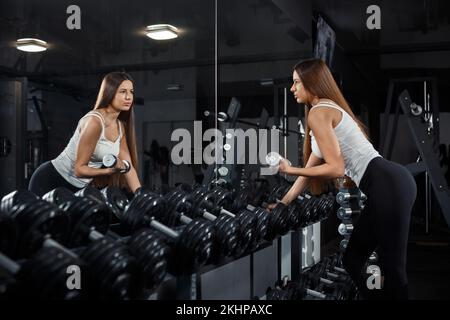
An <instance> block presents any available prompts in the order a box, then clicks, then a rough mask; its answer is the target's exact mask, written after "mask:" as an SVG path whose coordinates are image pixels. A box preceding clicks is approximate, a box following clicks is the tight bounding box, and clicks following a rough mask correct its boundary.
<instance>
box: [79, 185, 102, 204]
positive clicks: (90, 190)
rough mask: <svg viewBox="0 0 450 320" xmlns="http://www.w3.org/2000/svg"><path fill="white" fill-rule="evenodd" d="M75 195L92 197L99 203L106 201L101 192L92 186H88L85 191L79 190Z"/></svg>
mask: <svg viewBox="0 0 450 320" xmlns="http://www.w3.org/2000/svg"><path fill="white" fill-rule="evenodd" d="M74 195H75V196H77V197H91V198H93V199H96V200H97V201H99V202H103V201H104V198H103V195H102V193H101V191H100V190H99V189H97V188H95V187H92V186H90V185H87V186H86V187H84V188H83V189H80V190H78V191H77V192H75V193H74Z"/></svg>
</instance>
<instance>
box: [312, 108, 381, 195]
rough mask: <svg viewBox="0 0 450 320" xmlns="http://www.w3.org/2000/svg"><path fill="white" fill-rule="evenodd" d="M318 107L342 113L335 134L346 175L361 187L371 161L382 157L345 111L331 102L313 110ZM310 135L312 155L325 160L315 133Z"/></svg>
mask: <svg viewBox="0 0 450 320" xmlns="http://www.w3.org/2000/svg"><path fill="white" fill-rule="evenodd" d="M318 107H330V108H334V109H337V110H339V111H341V112H342V119H341V121H340V122H339V123H338V125H337V126H336V127H335V128H334V132H335V133H336V137H337V139H338V142H339V147H340V149H341V153H342V156H343V158H344V163H345V175H347V176H349V177H350V178H351V179H352V180H353V181H354V182H355V183H356V185H357V186H358V187H359V183H360V182H361V179H362V176H363V175H364V172H365V171H366V168H367V165H368V164H369V162H370V160H372V159H373V158H376V157H381V156H380V154H379V153H378V152H377V151H376V150H375V148H374V147H373V145H372V144H371V143H370V142H369V140H367V138H366V137H365V136H364V133H363V132H362V131H361V129H360V128H359V126H358V124H357V123H356V122H355V121H354V120H353V118H352V117H351V116H350V115H349V114H348V113H347V112H345V110H344V109H342V108H341V107H339V106H338V105H336V104H334V103H331V102H319V103H318V104H317V105H315V106H313V107H312V108H311V110H312V109H314V108H318ZM309 134H310V136H311V150H312V153H313V154H314V155H315V156H317V157H319V158H323V156H322V152H321V151H320V149H319V146H318V145H317V142H316V139H315V138H314V133H313V131H312V130H311V131H310V133H309Z"/></svg>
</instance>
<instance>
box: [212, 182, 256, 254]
mask: <svg viewBox="0 0 450 320" xmlns="http://www.w3.org/2000/svg"><path fill="white" fill-rule="evenodd" d="M212 193H213V194H214V195H215V206H216V207H215V212H220V213H222V214H227V215H229V216H230V217H232V218H236V219H237V221H238V223H239V226H240V228H239V229H240V231H241V247H242V248H243V250H244V251H247V250H249V249H254V248H255V247H256V246H257V245H258V243H257V238H259V236H257V232H258V230H257V222H258V221H257V217H256V216H255V215H254V214H253V213H251V212H249V211H248V210H240V211H238V213H237V214H235V213H232V212H230V211H229V210H227V209H232V207H233V205H234V198H233V193H232V192H230V191H228V190H225V189H223V188H221V187H215V188H214V189H213V190H212Z"/></svg>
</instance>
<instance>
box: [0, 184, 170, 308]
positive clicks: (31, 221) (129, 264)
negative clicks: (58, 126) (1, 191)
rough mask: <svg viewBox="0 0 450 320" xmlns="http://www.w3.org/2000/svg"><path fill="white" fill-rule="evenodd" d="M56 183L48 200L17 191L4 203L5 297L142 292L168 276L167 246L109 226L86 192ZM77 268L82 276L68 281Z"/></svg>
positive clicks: (0, 253)
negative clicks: (114, 229)
mask: <svg viewBox="0 0 450 320" xmlns="http://www.w3.org/2000/svg"><path fill="white" fill-rule="evenodd" d="M89 193H90V191H89V189H84V190H81V191H80V192H79V193H78V194H77V195H73V194H72V193H71V192H70V191H68V190H66V189H55V190H54V191H52V192H50V193H48V194H46V195H45V196H44V197H43V199H40V198H38V197H37V196H36V195H34V194H33V193H31V192H28V191H15V192H12V193H10V194H8V195H7V196H5V197H4V198H3V199H2V201H1V204H0V211H1V212H0V230H1V231H0V270H2V274H3V276H2V277H1V280H0V287H1V288H2V289H1V291H2V293H4V296H15V295H18V296H20V297H23V296H24V295H26V296H30V297H38V298H45V299H48V298H50V299H51V298H57V299H79V298H84V297H90V298H93V297H94V298H105V299H130V298H138V297H141V296H142V294H143V293H144V291H145V290H146V289H152V288H154V287H155V286H156V285H158V284H159V283H160V282H161V281H162V279H163V278H164V276H165V272H166V266H167V260H168V255H169V254H170V250H169V247H168V246H167V244H166V243H165V242H164V240H163V238H162V237H161V236H160V235H158V234H157V233H155V232H151V231H150V230H139V231H137V232H135V233H133V234H132V235H131V236H130V237H126V238H123V237H121V236H119V235H117V234H114V233H113V232H110V231H109V230H108V229H109V226H110V219H111V215H112V213H111V210H110V209H109V207H108V206H107V205H106V204H105V202H103V201H101V200H99V199H97V198H95V197H92V196H91V195H89ZM71 270H78V275H79V278H78V283H76V282H77V281H76V280H75V284H74V286H71V285H70V283H69V282H68V281H69V278H70V277H69V276H70V271H71Z"/></svg>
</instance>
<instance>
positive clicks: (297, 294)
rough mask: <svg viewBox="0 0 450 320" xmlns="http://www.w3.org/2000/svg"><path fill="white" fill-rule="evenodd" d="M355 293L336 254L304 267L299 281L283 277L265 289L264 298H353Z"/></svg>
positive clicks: (338, 255) (339, 256)
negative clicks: (272, 286)
mask: <svg viewBox="0 0 450 320" xmlns="http://www.w3.org/2000/svg"><path fill="white" fill-rule="evenodd" d="M356 296H357V290H356V287H355V285H354V284H353V282H352V280H351V279H350V277H349V276H348V274H347V273H346V271H345V269H343V267H342V263H341V255H340V254H336V255H333V256H330V257H326V258H324V259H323V260H322V261H320V262H319V263H317V264H316V265H314V266H313V267H311V268H309V269H307V270H304V271H303V272H302V273H301V275H300V279H299V281H289V280H288V279H287V278H284V279H283V280H282V281H278V282H277V283H275V286H274V288H269V289H268V290H267V292H266V299H267V300H353V299H355V297H356Z"/></svg>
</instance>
